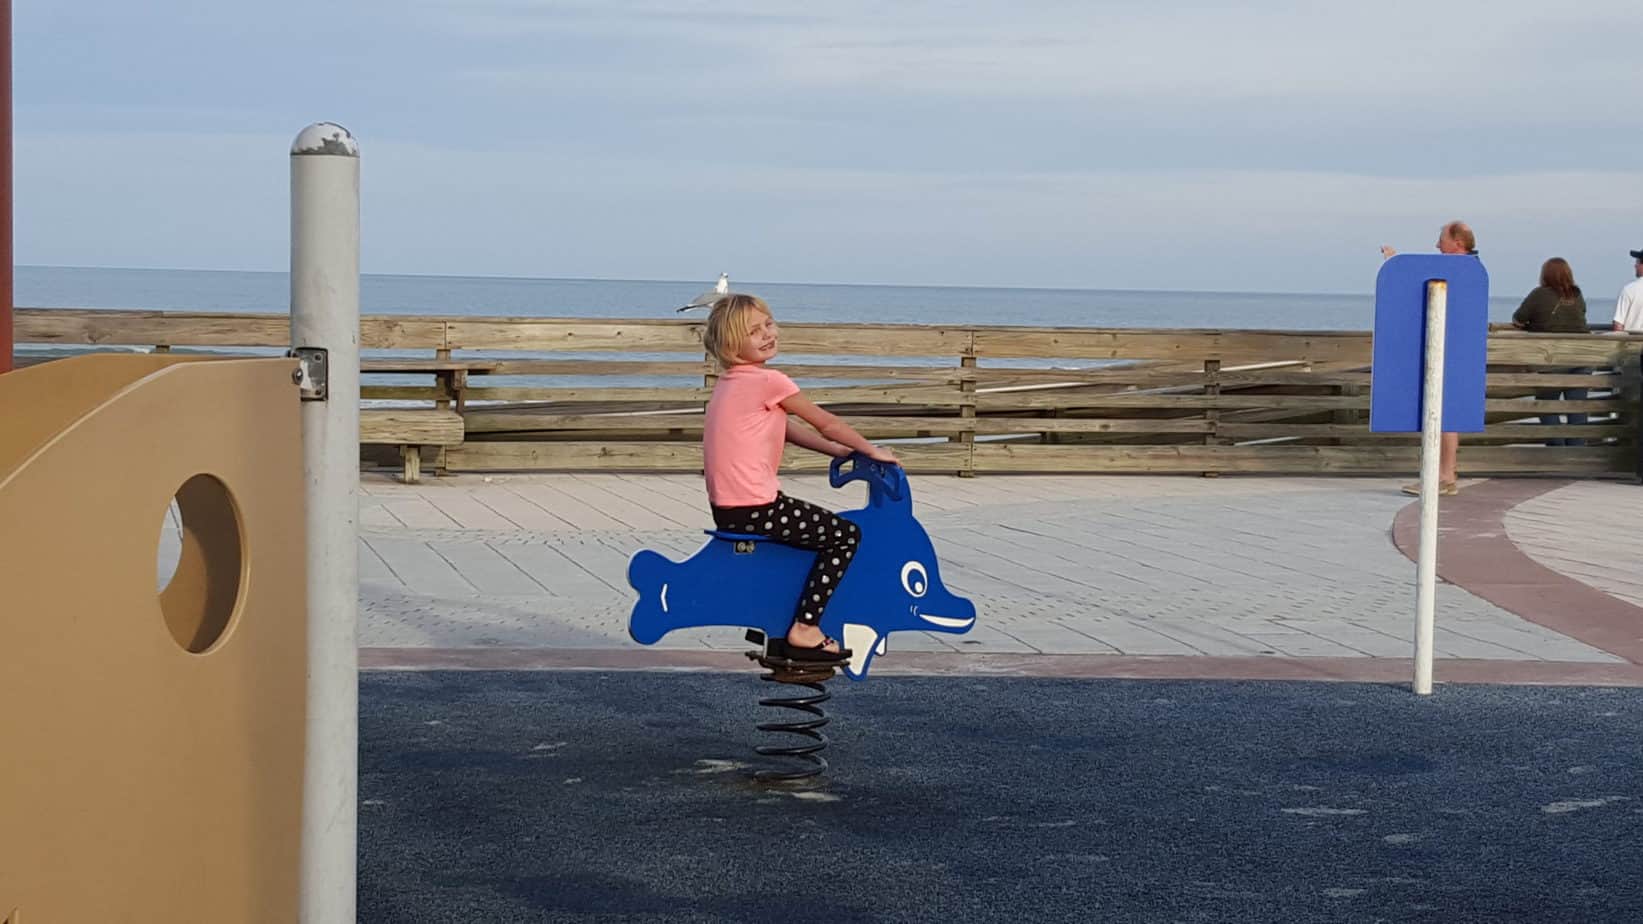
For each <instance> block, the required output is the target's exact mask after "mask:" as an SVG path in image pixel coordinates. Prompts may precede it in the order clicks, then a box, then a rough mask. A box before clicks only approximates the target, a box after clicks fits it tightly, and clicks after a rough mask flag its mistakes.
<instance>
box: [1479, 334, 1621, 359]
mask: <svg viewBox="0 0 1643 924" xmlns="http://www.w3.org/2000/svg"><path fill="white" fill-rule="evenodd" d="M1639 349H1643V335H1626V334H1529V333H1523V332H1521V331H1511V332H1503V333H1498V334H1492V335H1490V337H1489V362H1490V363H1491V364H1521V365H1529V366H1609V365H1613V366H1622V365H1625V364H1627V363H1631V364H1633V365H1635V364H1636V362H1637V356H1638V350H1639Z"/></svg>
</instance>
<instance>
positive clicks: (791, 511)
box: [713, 492, 861, 626]
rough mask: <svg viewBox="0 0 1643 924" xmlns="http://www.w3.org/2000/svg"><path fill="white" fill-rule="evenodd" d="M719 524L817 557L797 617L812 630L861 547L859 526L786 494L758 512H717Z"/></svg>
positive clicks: (725, 509) (738, 509) (748, 509)
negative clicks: (808, 552)
mask: <svg viewBox="0 0 1643 924" xmlns="http://www.w3.org/2000/svg"><path fill="white" fill-rule="evenodd" d="M713 522H714V524H716V525H717V526H718V527H719V528H720V529H722V530H724V531H725V532H730V533H747V534H748V535H752V536H768V537H769V538H770V539H773V540H775V541H776V542H779V543H781V544H782V545H790V546H793V547H794V548H800V549H808V550H811V551H814V552H815V553H816V563H815V564H814V565H812V566H811V568H810V577H809V578H808V579H806V581H805V583H804V593H803V594H802V595H801V596H800V597H799V605H798V607H797V609H796V611H795V612H794V614H793V618H794V619H795V620H797V621H798V622H802V623H804V624H805V625H808V626H813V625H815V624H816V623H818V622H820V621H821V615H822V610H823V609H824V608H826V606H827V601H828V599H829V598H831V597H832V596H833V590H834V588H836V587H838V586H839V580H840V579H841V578H843V577H844V569H846V568H848V567H850V559H852V558H855V557H856V549H857V547H858V546H860V545H861V529H860V528H858V527H857V526H856V524H854V523H852V522H850V521H849V520H846V519H844V518H843V517H840V516H838V515H837V514H835V513H833V512H832V511H831V510H828V509H826V508H824V507H818V506H816V505H815V504H811V503H806V502H805V501H802V500H797V499H795V498H791V497H788V496H787V495H786V494H782V493H780V492H777V494H776V500H775V501H774V502H773V503H769V504H762V505H760V506H757V507H714V508H713Z"/></svg>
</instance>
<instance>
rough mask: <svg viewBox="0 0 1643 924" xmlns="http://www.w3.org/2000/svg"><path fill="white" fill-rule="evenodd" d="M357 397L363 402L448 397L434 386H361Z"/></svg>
mask: <svg viewBox="0 0 1643 924" xmlns="http://www.w3.org/2000/svg"><path fill="white" fill-rule="evenodd" d="M359 396H360V398H361V400H364V401H434V400H448V399H449V397H450V396H449V395H447V394H445V393H444V392H443V391H441V390H440V389H439V388H438V387H437V386H434V385H361V386H360V387H359Z"/></svg>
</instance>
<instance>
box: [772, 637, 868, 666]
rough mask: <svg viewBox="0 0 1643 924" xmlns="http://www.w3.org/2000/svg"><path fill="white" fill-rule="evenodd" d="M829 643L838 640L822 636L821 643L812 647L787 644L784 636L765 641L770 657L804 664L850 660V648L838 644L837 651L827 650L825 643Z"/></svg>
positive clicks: (836, 642)
mask: <svg viewBox="0 0 1643 924" xmlns="http://www.w3.org/2000/svg"><path fill="white" fill-rule="evenodd" d="M829 643H832V644H839V640H838V639H836V638H831V637H828V638H823V639H822V640H821V644H819V645H816V646H815V647H814V648H801V647H799V646H798V645H791V644H788V641H787V639H785V638H773V639H770V640H769V641H768V642H767V644H768V645H769V648H770V657H772V658H786V659H787V660H789V661H798V662H803V663H806V664H825V663H832V662H837V661H848V660H850V655H851V651H850V649H848V648H845V647H844V646H843V645H840V646H839V650H838V651H828V650H827V645H828V644H829Z"/></svg>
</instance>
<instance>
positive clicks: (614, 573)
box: [360, 475, 1643, 682]
mask: <svg viewBox="0 0 1643 924" xmlns="http://www.w3.org/2000/svg"><path fill="white" fill-rule="evenodd" d="M1396 484H1397V481H1396V480H1393V479H1347V478H1219V479H1198V478H1181V477H1170V478H1148V477H1133V476H1126V477H1096V476H1010V477H997V476H994V477H983V478H976V479H958V478H949V477H939V476H919V477H916V478H915V479H914V480H913V488H914V492H915V500H916V503H917V507H918V510H919V516H920V519H921V521H922V522H923V523H924V524H925V525H926V527H927V528H928V529H929V531H930V534H931V536H932V538H933V539H934V541H935V543H936V547H937V550H938V552H939V553H940V554H941V556H942V560H943V576H944V578H945V579H946V581H947V583H948V585H949V586H950V587H951V588H952V589H954V590H956V591H958V592H960V593H964V594H966V595H969V596H972V597H973V598H974V599H975V601H976V603H977V607H978V611H979V612H980V614H981V619H980V620H979V622H978V624H977V626H976V628H975V629H974V630H973V631H972V632H970V633H969V634H967V635H962V636H954V635H945V634H914V633H908V634H898V635H896V636H895V637H894V638H892V639H891V645H892V652H891V654H892V657H890V658H886V659H884V660H883V661H881V662H879V670H883V671H889V670H894V669H896V668H897V666H898V664H900V665H902V666H906V667H912V668H915V669H916V668H917V667H918V666H919V665H920V664H923V665H927V666H928V665H946V666H948V667H952V665H954V664H955V663H956V664H958V665H959V666H958V667H956V668H954V669H966V668H965V667H963V665H968V669H973V670H989V669H992V667H996V666H998V665H1020V664H1021V663H1022V661H1023V659H1024V658H1025V657H1026V656H1033V655H1044V654H1055V655H1061V656H1066V657H1063V658H1061V659H1052V660H1051V661H1050V665H1052V666H1041V667H1040V670H1042V671H1047V672H1055V671H1062V670H1064V671H1065V672H1068V673H1087V672H1088V671H1090V670H1091V668H1089V667H1088V666H1087V664H1088V663H1093V664H1097V665H1101V664H1105V665H1110V666H1113V668H1114V669H1115V670H1118V669H1119V667H1120V666H1121V665H1124V664H1129V665H1131V666H1132V667H1133V665H1134V664H1135V663H1136V660H1135V659H1143V660H1144V661H1148V662H1149V663H1150V662H1152V661H1157V660H1164V661H1168V662H1172V663H1173V664H1174V666H1173V668H1172V669H1171V670H1169V671H1166V672H1165V675H1170V676H1181V675H1183V673H1185V674H1186V675H1193V672H1194V671H1202V672H1204V673H1206V674H1207V675H1225V676H1290V673H1287V672H1285V671H1283V670H1280V669H1279V668H1278V667H1277V666H1276V665H1278V664H1280V663H1287V662H1295V661H1301V662H1306V663H1310V664H1315V665H1318V666H1320V670H1321V672H1322V675H1324V676H1352V677H1356V678H1359V679H1366V678H1371V677H1379V676H1381V673H1380V671H1381V670H1382V669H1383V668H1387V667H1391V668H1393V672H1394V674H1396V673H1397V669H1396V665H1397V664H1398V662H1399V661H1401V660H1405V659H1407V658H1408V656H1409V654H1410V647H1411V646H1410V642H1409V637H1410V631H1411V623H1412V620H1413V616H1412V613H1413V608H1414V603H1413V596H1414V591H1413V579H1414V568H1413V565H1412V564H1411V562H1410V561H1409V559H1408V558H1407V557H1406V556H1405V554H1404V553H1403V552H1400V550H1399V548H1398V547H1397V546H1396V545H1395V544H1394V542H1393V541H1392V536H1391V534H1392V525H1393V522H1394V519H1395V518H1396V517H1397V516H1398V514H1399V511H1400V510H1404V509H1405V508H1410V503H1409V499H1408V498H1406V497H1403V496H1402V495H1400V494H1398V493H1397V491H1396ZM786 485H787V488H788V490H789V491H790V493H793V494H795V495H797V496H800V497H805V498H807V499H811V500H816V501H819V502H823V503H826V504H828V505H830V506H834V507H848V506H855V505H859V504H860V503H861V497H862V493H861V492H862V488H861V486H860V485H859V484H858V485H852V486H850V487H849V488H847V489H845V490H843V491H837V490H834V489H832V488H830V487H828V486H827V485H826V483H825V481H824V480H822V478H821V477H819V476H799V477H794V478H790V479H788V480H787V482H786ZM1491 485H1511V486H1516V487H1515V488H1514V490H1516V491H1518V492H1519V494H1522V495H1525V496H1527V499H1522V500H1521V502H1514V505H1513V506H1510V507H1508V508H1506V509H1498V510H1493V513H1492V514H1489V515H1492V516H1495V518H1496V520H1497V521H1499V520H1502V519H1503V522H1504V523H1505V528H1504V530H1497V531H1496V532H1497V533H1499V532H1504V533H1505V534H1506V537H1505V538H1504V539H1503V538H1502V537H1500V536H1499V535H1492V536H1488V537H1485V538H1487V539H1490V540H1491V541H1501V542H1507V543H1509V544H1510V547H1511V548H1513V549H1516V550H1518V551H1520V552H1521V553H1522V554H1523V555H1525V556H1528V557H1529V558H1531V559H1533V560H1534V561H1536V562H1539V563H1540V564H1542V565H1544V566H1545V568H1546V569H1548V570H1547V572H1546V573H1547V574H1549V575H1552V577H1551V578H1550V580H1551V582H1552V583H1551V584H1550V585H1545V582H1542V584H1541V585H1537V588H1538V589H1537V590H1536V593H1537V594H1538V596H1537V597H1536V599H1534V600H1531V601H1528V602H1524V601H1522V600H1517V601H1510V600H1509V601H1506V604H1507V605H1501V604H1500V603H1499V602H1491V598H1488V597H1487V595H1479V594H1475V593H1473V592H1470V591H1469V590H1468V589H1467V582H1466V581H1464V580H1462V581H1459V582H1458V583H1444V584H1443V585H1442V586H1440V588H1439V591H1438V633H1437V654H1438V657H1440V658H1444V659H1450V660H1452V661H1453V662H1454V663H1455V664H1456V665H1466V666H1468V667H1470V668H1472V669H1474V670H1481V671H1482V674H1479V675H1478V676H1479V677H1480V678H1483V679H1487V678H1488V677H1490V676H1496V675H1498V676H1499V678H1500V679H1507V678H1510V677H1512V676H1517V677H1519V678H1520V679H1525V678H1526V679H1556V677H1557V676H1559V675H1558V672H1557V671H1551V672H1550V673H1548V672H1547V670H1545V668H1546V667H1547V666H1548V665H1554V664H1555V665H1560V666H1568V667H1569V668H1570V669H1571V670H1574V671H1575V672H1574V673H1572V674H1569V679H1582V678H1584V679H1587V680H1590V679H1591V678H1592V677H1595V676H1599V675H1598V674H1592V673H1591V671H1592V670H1600V669H1607V670H1606V672H1603V673H1601V676H1602V677H1604V678H1607V679H1606V680H1605V682H1616V681H1617V679H1618V680H1619V682H1631V681H1627V680H1625V679H1624V678H1628V677H1633V676H1636V677H1638V680H1637V681H1636V682H1643V672H1635V671H1632V670H1630V669H1631V668H1633V667H1635V666H1636V665H1637V664H1638V663H1640V662H1643V655H1639V654H1638V653H1637V652H1638V651H1643V647H1640V648H1638V649H1637V651H1634V650H1633V649H1632V648H1630V647H1628V645H1627V644H1626V643H1625V639H1626V638H1630V639H1632V640H1634V641H1638V642H1639V643H1640V644H1643V620H1639V621H1638V622H1637V623H1636V624H1635V625H1627V624H1626V623H1625V620H1626V618H1628V614H1629V615H1630V616H1632V617H1637V616H1643V610H1640V609H1639V608H1638V607H1639V606H1640V605H1643V582H1640V580H1639V577H1638V574H1637V571H1636V569H1635V568H1632V567H1631V566H1630V563H1631V562H1632V561H1635V556H1634V555H1632V553H1631V546H1630V545H1629V543H1630V541H1631V538H1632V533H1633V526H1634V524H1635V523H1637V522H1638V519H1639V518H1638V516H1637V514H1638V513H1639V512H1643V488H1639V487H1637V486H1636V485H1632V484H1623V483H1613V482H1580V483H1573V484H1569V483H1564V482H1553V481H1522V480H1519V481H1497V482H1475V483H1474V484H1473V486H1472V487H1470V488H1468V490H1466V491H1463V492H1462V494H1461V496H1460V498H1458V499H1452V500H1451V499H1446V501H1445V525H1446V538H1445V542H1446V545H1445V547H1444V559H1445V562H1447V561H1448V560H1450V559H1451V558H1452V557H1455V556H1458V555H1462V554H1463V552H1464V550H1465V549H1466V548H1468V547H1470V546H1471V545H1473V544H1474V537H1470V536H1458V535H1456V534H1455V531H1454V530H1451V529H1448V527H1449V525H1450V523H1451V521H1453V520H1454V519H1455V518H1456V517H1458V516H1462V515H1463V514H1464V512H1465V510H1466V509H1467V508H1468V505H1470V506H1472V507H1479V506H1480V505H1481V506H1482V507H1485V508H1489V505H1490V503H1492V502H1491V501H1489V500H1488V498H1489V497H1490V496H1492V495H1491V491H1490V490H1489V488H1490V486H1491ZM1494 493H1495V494H1498V493H1499V492H1498V491H1496V492H1494ZM1474 497H1476V498H1479V500H1478V501H1476V502H1474V501H1473V498H1474ZM1496 506H1498V504H1496ZM705 509H706V508H705V497H704V494H703V490H702V486H701V480H700V478H699V477H694V476H687V475H521V476H492V477H482V476H460V477H451V478H439V479H430V480H429V481H428V482H426V483H424V484H421V485H414V486H413V485H403V484H400V483H398V482H397V481H394V480H392V479H391V478H389V477H386V476H368V477H367V478H366V480H365V481H364V482H363V484H362V496H361V526H362V548H361V576H362V601H361V602H362V609H361V618H362V624H361V639H360V642H361V645H362V647H363V648H365V649H367V652H366V663H367V665H371V666H413V665H416V664H427V663H435V662H439V663H446V664H451V665H453V666H454V665H455V663H456V661H461V662H463V663H464V664H466V665H468V666H486V665H487V664H489V665H490V666H503V665H504V664H505V665H507V666H522V665H524V664H526V663H528V662H529V661H530V659H529V658H525V659H524V660H523V661H522V660H521V659H520V656H519V652H520V651H531V652H538V653H540V654H541V655H542V656H543V658H545V659H546V660H547V661H551V662H552V663H556V664H565V663H572V662H574V661H576V659H578V658H580V659H581V660H582V661H585V662H586V663H588V664H593V663H600V664H606V665H609V664H614V663H616V661H613V660H611V658H609V657H606V656H604V655H602V654H596V653H598V652H603V651H618V652H625V653H626V654H627V655H632V656H634V657H637V658H640V661H641V662H642V663H646V664H667V663H672V664H675V665H679V666H688V665H696V664H703V663H718V662H716V661H712V660H709V661H705V662H704V661H699V660H691V659H690V658H688V657H683V656H684V655H687V654H689V653H691V652H740V651H743V650H745V649H746V648H747V645H746V643H745V642H744V641H743V640H742V639H741V633H740V631H737V630H728V629H708V630H688V631H681V632H676V633H674V634H673V635H670V636H668V637H667V638H666V639H664V640H663V642H662V643H661V644H660V645H658V646H657V648H661V649H665V653H658V652H655V651H654V650H652V649H640V648H639V646H636V645H634V644H633V643H632V642H631V641H630V640H629V639H628V638H627V634H626V620H627V612H628V608H629V606H630V605H631V596H630V591H629V590H628V588H627V584H626V580H625V571H626V564H627V559H628V556H629V555H631V554H632V552H633V551H635V550H636V549H639V548H647V547H648V548H656V549H659V550H663V551H664V552H667V553H669V554H671V555H673V556H674V557H677V558H683V557H685V556H687V555H688V554H690V553H691V552H692V551H694V550H695V549H696V548H697V547H699V546H700V545H701V543H702V542H703V541H704V538H703V536H702V533H701V530H702V528H703V527H704V526H705V525H707V522H708V521H707V517H706V514H705ZM1411 509H1412V508H1411ZM1489 509H1493V508H1489ZM1474 512H1476V511H1474ZM1485 512H1486V513H1487V512H1488V511H1487V510H1486V511H1485ZM1407 516H1408V514H1407V513H1406V517H1407ZM1485 520H1487V516H1486V517H1485ZM1480 548H1481V547H1480ZM1559 582H1561V583H1559ZM1560 588H1579V589H1580V590H1586V591H1589V592H1593V593H1596V594H1599V595H1601V596H1602V598H1603V599H1604V600H1605V601H1607V602H1609V603H1612V604H1613V607H1611V609H1612V610H1613V612H1612V613H1610V614H1609V616H1608V617H1606V618H1608V619H1609V622H1610V625H1608V630H1609V631H1608V634H1607V635H1604V634H1602V633H1598V634H1597V635H1591V634H1589V633H1587V632H1585V631H1583V630H1581V629H1579V628H1578V627H1576V628H1571V627H1570V626H1568V625H1565V624H1561V623H1558V622H1557V621H1556V619H1552V618H1548V617H1551V616H1556V615H1557V612H1558V611H1559V610H1560V609H1561V608H1563V607H1562V604H1561V603H1560V600H1559V593H1560ZM1617 632H1618V633H1619V636H1620V637H1621V641H1622V643H1621V644H1614V643H1613V639H1614V638H1615V637H1616V633H1617ZM1627 633H1629V635H1627ZM567 651H570V652H573V654H571V655H566V654H564V653H565V652H567ZM485 652H491V653H493V655H494V656H493V657H492V658H491V659H490V660H489V661H487V660H486V657H485ZM556 652H557V653H559V654H557V655H555V654H554V653H556ZM574 652H581V653H582V654H581V655H575V654H574ZM897 652H902V653H907V652H912V653H913V654H911V655H905V656H904V657H903V658H902V659H897V658H895V657H894V655H895V654H896V653H897ZM645 655H649V656H650V660H644V656H645ZM921 655H922V657H921ZM453 656H456V657H455V660H453ZM567 658H570V659H571V661H567V660H566V659H567ZM958 658H963V659H964V660H962V661H958V660H956V659H958ZM1068 658H1072V659H1073V660H1068ZM590 659H591V660H590ZM1088 659H1095V660H1093V661H1089V660H1088ZM1185 659H1193V660H1192V662H1191V664H1188V665H1185V666H1183V665H1182V664H1181V663H1180V662H1182V661H1184V660H1185ZM1263 662H1264V663H1265V665H1266V666H1257V667H1256V668H1254V669H1253V670H1252V669H1251V665H1260V664H1261V663H1263ZM1534 662H1541V668H1542V669H1541V670H1539V671H1538V672H1535V671H1530V672H1529V673H1524V672H1523V669H1524V667H1525V666H1526V665H1532V664H1533V663H1534ZM636 663H638V662H636ZM726 663H729V662H726ZM1080 665H1084V666H1080ZM1194 665H1195V666H1194ZM1480 665H1481V667H1480ZM1490 665H1494V666H1495V668H1490V667H1489V666H1490ZM1497 668H1498V669H1497ZM1577 668H1578V669H1580V670H1587V673H1585V674H1582V673H1580V670H1577ZM1000 669H1003V668H1000ZM1009 669H1011V670H1016V669H1018V668H1017V667H1013V666H1012V667H1009ZM1274 671H1277V673H1274ZM1491 671H1493V674H1491ZM1617 671H1618V673H1617ZM1097 672H1098V673H1099V670H1097ZM1121 672H1122V671H1121ZM1143 673H1145V671H1143Z"/></svg>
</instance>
